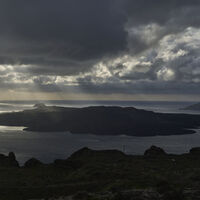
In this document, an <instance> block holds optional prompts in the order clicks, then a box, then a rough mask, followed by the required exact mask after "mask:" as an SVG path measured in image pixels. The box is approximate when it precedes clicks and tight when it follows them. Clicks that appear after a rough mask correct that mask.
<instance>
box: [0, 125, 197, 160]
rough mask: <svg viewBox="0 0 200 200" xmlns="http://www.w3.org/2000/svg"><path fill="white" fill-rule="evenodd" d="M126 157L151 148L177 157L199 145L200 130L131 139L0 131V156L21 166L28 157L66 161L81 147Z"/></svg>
mask: <svg viewBox="0 0 200 200" xmlns="http://www.w3.org/2000/svg"><path fill="white" fill-rule="evenodd" d="M123 145H125V151H126V153H128V154H143V152H144V151H145V150H146V149H147V148H149V147H150V146H151V145H157V146H160V147H162V148H164V149H165V150H166V151H167V152H168V153H175V154H181V153H185V152H187V151H188V150H189V149H190V148H191V147H194V146H200V131H198V132H197V133H196V134H192V135H181V136H180V135H179V136H155V137H131V136H124V135H122V136H96V135H82V134H71V133H68V132H51V133H49V132H46V133H41V132H40V133H39V132H25V131H20V130H10V129H9V130H7V131H5V130H4V131H0V153H5V154H7V153H8V152H9V151H14V152H15V153H16V156H17V159H18V160H19V161H20V163H23V162H24V161H26V160H27V159H29V158H31V157H36V158H39V159H40V160H42V161H43V162H46V163H48V162H52V161H53V160H54V159H57V158H67V157H68V156H70V155H71V154H72V153H73V152H74V151H77V150H78V149H80V148H82V147H85V146H87V147H89V148H92V149H118V150H122V149H123Z"/></svg>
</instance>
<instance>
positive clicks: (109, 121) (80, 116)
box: [0, 106, 200, 136]
mask: <svg viewBox="0 0 200 200" xmlns="http://www.w3.org/2000/svg"><path fill="white" fill-rule="evenodd" d="M0 125H7V126H24V127H27V128H26V129H25V130H30V131H70V132H72V133H80V134H81V133H82V134H99V135H121V134H126V135H133V136H153V135H173V134H190V133H194V132H195V131H193V130H191V129H194V128H197V127H198V126H200V115H187V114H163V113H154V112H151V111H145V110H139V109H135V108H132V107H126V108H122V107H104V106H99V107H98V106H97V107H86V108H62V107H48V106H45V108H36V109H33V110H25V111H22V112H14V113H3V114H1V115H0ZM189 129H190V130H189Z"/></svg>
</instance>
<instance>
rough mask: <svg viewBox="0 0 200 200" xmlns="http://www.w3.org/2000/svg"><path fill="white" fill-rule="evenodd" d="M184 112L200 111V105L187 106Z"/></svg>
mask: <svg viewBox="0 0 200 200" xmlns="http://www.w3.org/2000/svg"><path fill="white" fill-rule="evenodd" d="M183 110H194V111H200V103H196V104H193V105H190V106H187V107H185V108H183Z"/></svg>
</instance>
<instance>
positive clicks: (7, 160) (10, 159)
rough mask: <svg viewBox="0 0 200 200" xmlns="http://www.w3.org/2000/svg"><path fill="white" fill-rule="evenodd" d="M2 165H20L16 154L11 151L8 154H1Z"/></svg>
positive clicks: (0, 161) (0, 163)
mask: <svg viewBox="0 0 200 200" xmlns="http://www.w3.org/2000/svg"><path fill="white" fill-rule="evenodd" d="M0 167H19V163H18V162H17V160H16V157H15V154H14V153H13V152H10V153H9V154H8V156H5V155H3V154H0Z"/></svg>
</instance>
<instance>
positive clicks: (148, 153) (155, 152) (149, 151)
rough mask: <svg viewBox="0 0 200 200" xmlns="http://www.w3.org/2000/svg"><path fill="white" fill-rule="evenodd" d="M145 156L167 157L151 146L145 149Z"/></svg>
mask: <svg viewBox="0 0 200 200" xmlns="http://www.w3.org/2000/svg"><path fill="white" fill-rule="evenodd" d="M144 155H145V156H163V155H167V154H166V152H165V151H164V150H163V149H162V148H160V147H157V146H151V147H150V148H149V149H147V150H146V151H145V152H144Z"/></svg>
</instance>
